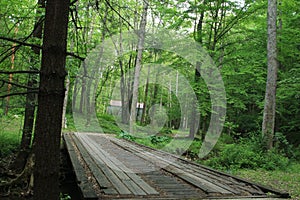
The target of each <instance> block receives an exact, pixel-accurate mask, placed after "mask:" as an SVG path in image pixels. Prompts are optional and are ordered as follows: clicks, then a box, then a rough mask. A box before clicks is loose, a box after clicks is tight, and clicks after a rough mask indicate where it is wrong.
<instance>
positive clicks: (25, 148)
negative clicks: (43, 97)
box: [10, 0, 45, 173]
mask: <svg viewBox="0 0 300 200" xmlns="http://www.w3.org/2000/svg"><path fill="white" fill-rule="evenodd" d="M38 7H39V8H45V2H44V0H39V1H38ZM39 14H41V11H40V10H37V15H38V16H39ZM42 33H43V23H42V18H37V19H36V23H35V25H34V31H33V35H32V36H33V37H34V38H39V39H41V38H42ZM32 51H33V52H34V53H35V54H36V55H37V56H39V55H40V49H39V48H35V47H32ZM37 56H32V57H31V59H30V62H31V63H32V66H34V65H35V63H38V62H37ZM32 70H37V69H36V67H35V66H34V67H32ZM36 79H37V76H36V75H34V74H29V75H28V82H27V86H28V89H27V92H28V94H27V95H26V105H25V116H24V125H23V132H22V140H21V146H20V151H19V152H18V155H17V157H16V159H15V160H14V162H13V163H12V165H11V166H10V168H11V170H13V171H15V172H16V173H20V172H21V171H22V170H23V169H24V167H25V164H26V161H27V158H28V155H29V153H30V150H31V146H30V145H31V139H32V131H33V126H34V113H35V106H36V103H37V98H36V94H34V93H33V89H32V88H33V87H37V81H36Z"/></svg>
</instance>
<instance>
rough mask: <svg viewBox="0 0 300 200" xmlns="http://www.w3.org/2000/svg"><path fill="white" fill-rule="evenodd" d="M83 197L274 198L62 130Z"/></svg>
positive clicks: (102, 137) (160, 156)
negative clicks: (64, 132)
mask: <svg viewBox="0 0 300 200" xmlns="http://www.w3.org/2000/svg"><path fill="white" fill-rule="evenodd" d="M64 140H65V144H66V147H67V149H68V152H69V156H70V159H71V161H72V165H73V169H74V172H75V174H76V178H77V182H78V186H79V187H80V189H81V192H82V196H83V199H247V198H251V199H254V198H260V199H275V198H288V197H289V195H288V194H287V193H282V192H280V191H277V190H274V189H270V188H267V187H264V186H261V185H258V184H254V183H251V182H249V181H247V180H244V179H241V178H238V177H234V176H232V175H228V174H225V173H222V172H219V171H216V170H213V169H210V168H208V167H205V166H202V165H199V164H195V163H193V162H189V161H186V160H184V159H181V158H179V157H177V156H175V155H172V154H169V153H166V152H162V151H159V150H154V149H152V148H149V147H145V146H142V145H138V144H135V143H132V142H129V141H125V140H120V139H116V138H115V137H113V136H111V135H106V134H96V133H66V134H64Z"/></svg>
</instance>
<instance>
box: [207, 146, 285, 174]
mask: <svg viewBox="0 0 300 200" xmlns="http://www.w3.org/2000/svg"><path fill="white" fill-rule="evenodd" d="M258 145H259V144H258V143H257V141H253V140H248V141H247V142H246V140H243V141H242V142H240V143H236V144H226V145H223V147H222V148H221V151H220V152H218V154H217V156H214V157H211V158H210V159H208V160H206V161H205V162H204V164H207V165H209V166H211V167H213V168H217V169H221V170H236V169H243V168H244V169H245V168H246V169H258V168H263V169H266V170H276V169H285V168H286V167H287V165H288V164H289V159H288V158H287V157H285V156H284V155H282V154H281V153H279V152H278V151H276V149H274V150H273V151H268V152H263V151H262V150H261V149H262V148H261V147H260V146H258Z"/></svg>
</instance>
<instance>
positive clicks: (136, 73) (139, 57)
mask: <svg viewBox="0 0 300 200" xmlns="http://www.w3.org/2000/svg"><path fill="white" fill-rule="evenodd" d="M147 10H148V2H147V1H144V8H143V13H142V18H141V23H140V28H139V33H138V47H137V50H138V52H137V59H136V65H135V71H134V81H133V91H132V102H131V110H130V111H131V112H130V123H129V124H130V133H134V129H133V127H134V123H135V121H136V106H137V101H138V88H139V76H140V71H141V67H142V57H143V49H144V40H145V31H146V23H147Z"/></svg>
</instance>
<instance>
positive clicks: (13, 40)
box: [0, 36, 85, 61]
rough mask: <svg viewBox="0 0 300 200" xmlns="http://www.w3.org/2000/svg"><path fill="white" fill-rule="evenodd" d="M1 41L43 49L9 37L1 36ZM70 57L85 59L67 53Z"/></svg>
mask: <svg viewBox="0 0 300 200" xmlns="http://www.w3.org/2000/svg"><path fill="white" fill-rule="evenodd" d="M0 39H1V40H6V41H9V42H14V43H17V44H19V45H22V46H28V47H34V48H37V49H42V47H41V46H39V45H36V44H30V43H27V42H23V41H19V40H16V39H12V38H8V37H3V36H0ZM16 51H17V49H16V50H15V51H14V53H15V52H16ZM66 54H67V55H68V56H72V57H74V58H77V59H79V60H81V61H83V60H84V59H85V58H83V57H81V56H79V55H76V54H74V53H72V52H67V53H66Z"/></svg>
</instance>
